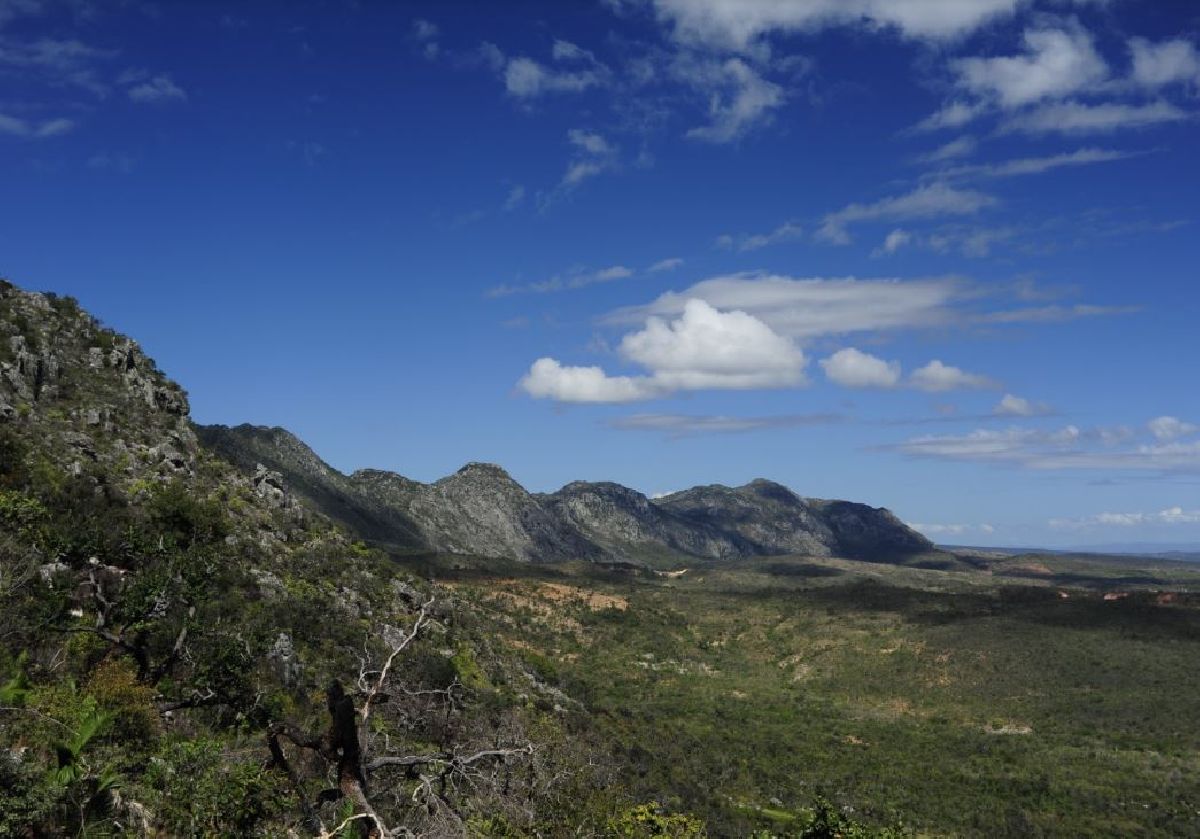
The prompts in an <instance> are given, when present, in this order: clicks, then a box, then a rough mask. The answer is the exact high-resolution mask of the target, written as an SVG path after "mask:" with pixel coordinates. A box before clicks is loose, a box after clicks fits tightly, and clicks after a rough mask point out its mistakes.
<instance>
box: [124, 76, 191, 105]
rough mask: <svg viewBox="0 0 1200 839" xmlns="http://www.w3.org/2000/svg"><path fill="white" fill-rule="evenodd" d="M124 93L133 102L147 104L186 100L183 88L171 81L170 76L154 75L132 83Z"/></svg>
mask: <svg viewBox="0 0 1200 839" xmlns="http://www.w3.org/2000/svg"><path fill="white" fill-rule="evenodd" d="M126 93H127V95H128V96H129V98H130V99H131V100H133V101H134V102H140V103H142V104H148V105H162V104H165V103H167V102H186V101H187V98H188V97H187V94H186V93H185V92H184V91H183V88H181V87H180V86H179V85H177V84H175V82H173V81H171V77H170V76H155V77H153V78H152V79H149V80H147V81H144V82H142V83H141V84H136V85H133V86H132V87H130V88H129V89H128V90H127V91H126Z"/></svg>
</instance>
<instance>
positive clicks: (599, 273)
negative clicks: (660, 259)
mask: <svg viewBox="0 0 1200 839" xmlns="http://www.w3.org/2000/svg"><path fill="white" fill-rule="evenodd" d="M633 275H634V272H633V269H631V268H626V267H625V266H624V265H610V266H608V267H607V268H599V269H596V270H586V269H582V268H577V269H573V270H571V271H567V272H566V273H563V274H555V275H554V276H553V277H550V278H549V279H546V280H542V281H540V282H534V283H525V284H524V285H508V284H501V285H498V286H494V287H493V288H491V289H489V290H488V291H487V294H486V295H485V296H487V297H510V296H512V295H514V294H552V293H554V292H559V291H575V290H577V289H581V288H587V287H588V286H593V285H598V284H600V283H611V282H615V281H616V280H624V279H627V278H629V277H632V276H633Z"/></svg>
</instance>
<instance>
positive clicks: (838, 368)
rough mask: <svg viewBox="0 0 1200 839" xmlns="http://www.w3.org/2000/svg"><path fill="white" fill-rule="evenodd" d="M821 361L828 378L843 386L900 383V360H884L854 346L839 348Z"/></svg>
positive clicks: (857, 386)
mask: <svg viewBox="0 0 1200 839" xmlns="http://www.w3.org/2000/svg"><path fill="white" fill-rule="evenodd" d="M819 363H820V365H821V369H822V370H824V371H825V376H826V378H828V379H829V380H830V381H831V382H834V383H836V384H839V385H842V386H843V387H855V388H860V387H880V388H891V387H895V386H896V385H897V384H899V383H900V362H898V361H884V360H883V359H882V358H877V357H876V356H873V355H870V354H869V353H865V352H862V351H860V350H857V349H855V348H854V347H846V348H845V349H841V350H838V351H837V352H835V353H834V354H833V355H831V356H829V358H824V359H821V361H820V362H819Z"/></svg>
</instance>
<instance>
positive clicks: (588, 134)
mask: <svg viewBox="0 0 1200 839" xmlns="http://www.w3.org/2000/svg"><path fill="white" fill-rule="evenodd" d="M567 139H568V140H569V141H570V142H571V144H572V145H574V146H577V147H578V148H580V149H582V150H583V151H585V152H587V153H588V154H594V155H607V154H612V153H613V147H612V146H611V145H609V143H608V141H607V140H605V139H604V138H603V137H602V136H601V135H599V134H597V133H595V132H594V131H584V130H583V129H581V128H572V129H571V130H569V131H568V132H567Z"/></svg>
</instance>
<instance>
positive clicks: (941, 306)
mask: <svg viewBox="0 0 1200 839" xmlns="http://www.w3.org/2000/svg"><path fill="white" fill-rule="evenodd" d="M960 294H961V289H960V286H959V284H958V283H957V282H956V281H954V280H950V279H931V280H910V281H905V282H901V281H898V280H877V279H871V280H859V279H854V278H844V279H826V278H810V279H794V278H792V277H785V276H778V275H770V274H734V275H731V276H721V277H714V278H712V279H708V280H704V281H702V282H699V283H696V284H694V285H692V286H690V287H689V288H687V289H685V290H684V291H682V292H667V293H666V294H663V295H661V296H660V297H658V298H657V299H656V300H654V301H653V302H651V303H649V304H648V305H645V306H633V307H628V308H625V309H619V310H617V311H616V312H613V313H611V314H610V315H609V316H608V317H607V318H606V319H605V322H607V323H610V324H618V325H620V324H630V323H640V322H641V321H642V320H644V319H645V318H646V317H649V316H651V315H657V316H671V315H677V314H679V313H680V312H682V311H683V309H684V306H685V305H686V303H687V301H689V300H693V299H699V300H704V301H706V302H707V303H709V304H710V305H711V306H713V307H715V308H717V309H723V310H724V309H737V310H740V311H744V312H747V313H749V314H751V315H753V316H754V317H756V318H758V319H759V320H761V321H762V322H763V323H766V324H767V325H768V326H770V327H771V328H772V329H773V330H774V331H776V332H778V333H779V334H781V335H786V336H788V337H791V338H796V339H799V340H802V341H803V340H808V339H812V338H816V337H818V336H823V335H844V334H849V333H853V332H869V331H878V330H890V329H911V328H919V327H929V326H935V325H940V324H945V323H949V322H952V321H953V320H954V319H955V317H956V316H955V314H954V312H953V311H952V308H951V306H952V303H954V302H955V301H956V299H957V298H958V297H959V296H960Z"/></svg>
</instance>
